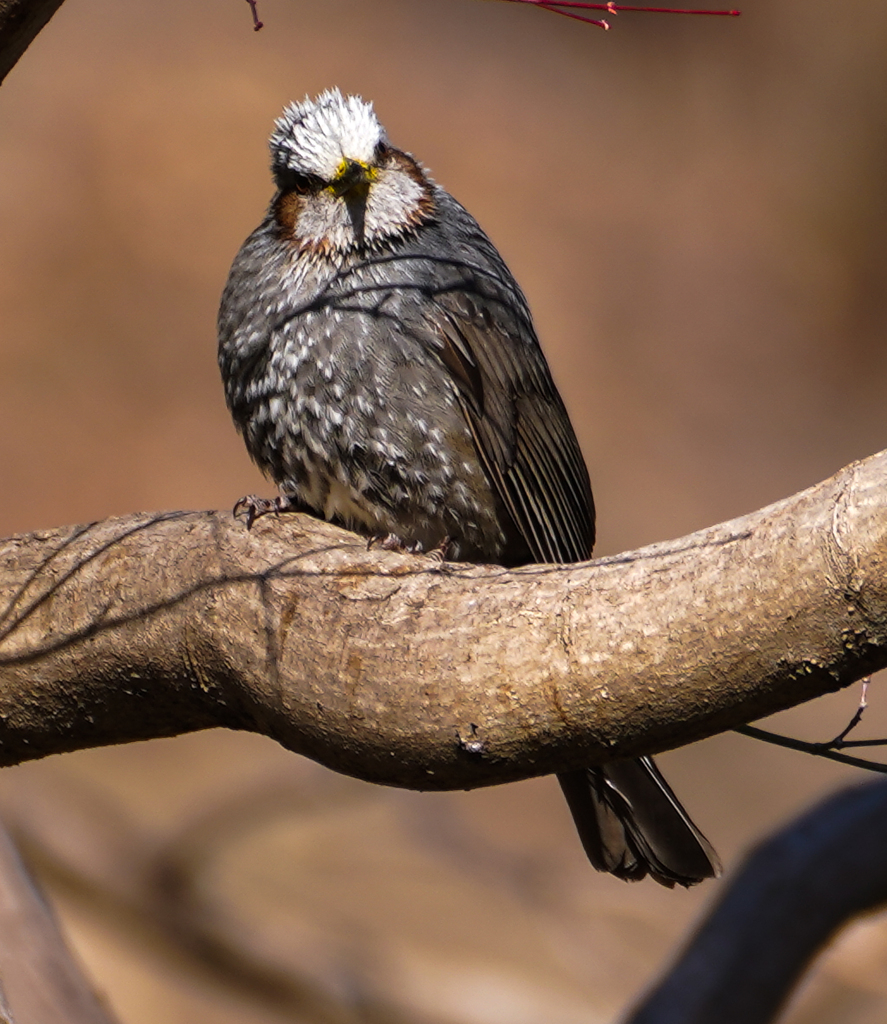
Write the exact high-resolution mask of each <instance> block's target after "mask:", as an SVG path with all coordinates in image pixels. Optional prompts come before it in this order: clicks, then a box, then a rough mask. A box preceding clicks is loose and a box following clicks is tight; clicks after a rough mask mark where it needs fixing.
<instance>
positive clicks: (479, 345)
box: [434, 289, 594, 562]
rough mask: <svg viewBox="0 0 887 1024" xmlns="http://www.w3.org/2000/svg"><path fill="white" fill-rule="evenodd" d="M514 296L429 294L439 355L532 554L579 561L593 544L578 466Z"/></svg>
mask: <svg viewBox="0 0 887 1024" xmlns="http://www.w3.org/2000/svg"><path fill="white" fill-rule="evenodd" d="M509 298H510V297H509ZM514 299H515V301H514V302H508V301H506V300H505V297H503V299H497V298H493V297H490V296H487V295H484V294H482V293H481V292H480V291H479V290H478V291H473V292H470V291H468V290H467V289H466V290H458V289H457V290H453V291H450V292H445V293H443V294H441V295H438V296H437V297H436V300H435V317H434V326H435V328H436V334H437V338H438V339H439V344H440V346H441V348H440V352H441V358H442V360H443V363H444V365H445V366H446V367H447V369H448V370H449V371H450V375H451V378H452V380H453V383H454V384H455V386H456V389H457V393H458V395H459V399H460V402H461V404H462V409H463V412H464V414H465V418H466V421H467V422H468V426H469V428H470V430H471V433H472V436H473V438H474V443H475V447H476V449H477V453H478V456H479V458H480V460H481V463H482V465H483V467H484V470H485V471H486V474H487V477H488V479H489V480H490V483H491V484H492V486H493V488H494V490H495V491H496V493H497V494H498V496H499V498H500V499H501V501H502V503H503V505H504V506H505V508H506V509H507V511H508V513H509V515H510V516H511V518H512V519H513V520H514V523H515V526H516V527H517V529H518V531H519V532H520V534H521V536H522V537H523V539H524V541H525V542H526V544H527V546H528V547H529V549H530V552H531V553H532V556H533V558H534V559H535V560H536V561H538V562H581V561H584V560H585V559H587V558H589V557H590V556H591V549H592V546H593V545H594V503H593V500H592V496H591V485H590V483H589V479H588V471H587V470H586V468H585V461H584V460H583V458H582V453H581V451H580V450H579V443H578V442H577V440H576V435H575V434H574V433H573V428H572V426H571V425H570V420H569V417H568V416H567V411H566V409H565V408H564V404H563V402H562V401H561V398H560V396H559V395H558V393H557V390H556V389H555V386H554V383H553V382H552V380H551V375H550V372H549V370H548V366H547V364H546V362H545V357H544V356H543V355H542V352H541V349H540V348H539V344H538V342H537V340H536V336H535V333H534V332H533V327H532V323H531V322H530V320H529V316H528V315H527V314H526V312H525V310H524V308H523V306H522V303H521V304H519V302H518V300H517V297H516V296H515V297H514Z"/></svg>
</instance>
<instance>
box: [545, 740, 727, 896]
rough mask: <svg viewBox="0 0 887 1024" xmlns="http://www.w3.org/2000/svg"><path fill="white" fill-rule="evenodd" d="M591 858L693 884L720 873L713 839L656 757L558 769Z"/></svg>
mask: <svg viewBox="0 0 887 1024" xmlns="http://www.w3.org/2000/svg"><path fill="white" fill-rule="evenodd" d="M558 780H559V781H560V784H561V788H562V789H563V791H564V796H565V797H566V798H567V804H568V805H569V807H570V811H571V812H572V815H573V820H574V822H575V823H576V828H577V830H578V832H579V838H580V839H581V840H582V846H583V847H584V849H585V852H586V854H587V855H588V859H589V860H590V861H591V863H592V864H593V865H594V867H596V868H597V869H598V871H608V872H610V874H613V875H615V876H616V877H617V878H624V879H626V880H628V881H640V879H642V878H645V877H646V876H647V875H649V876H650V877H651V878H653V879H655V880H656V881H657V882H659V883H660V884H661V885H666V886H668V887H669V888H672V887H673V886H675V885H684V886H690V885H695V884H696V883H697V882H701V881H702V880H703V879H705V878H713V877H715V876H717V875H719V874H720V872H721V865H720V862H719V861H718V855H717V854H716V853H715V851H714V849H713V848H712V846H711V844H710V843H709V841H708V840H707V839H706V838H705V836H704V835H703V834H702V833H701V832H700V831H699V829H698V828H697V827H696V826H695V825H694V824H693V822H692V821H691V820H690V817H689V815H688V814H687V812H686V811H685V810H684V808H683V807H682V806H681V805H680V803H679V802H678V799H677V797H676V796H675V795H674V793H673V792H672V791H671V788H670V787H669V785H668V783H667V782H666V781H665V779H664V778H663V777H662V774H661V773H660V771H659V769H658V768H657V767H656V765H655V763H654V762H653V759H652V758H650V757H642V758H639V759H637V760H635V761H615V762H613V763H612V764H607V765H603V766H601V767H599V768H586V769H583V770H580V771H574V772H562V773H561V774H559V775H558Z"/></svg>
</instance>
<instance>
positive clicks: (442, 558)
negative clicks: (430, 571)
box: [428, 537, 453, 562]
mask: <svg viewBox="0 0 887 1024" xmlns="http://www.w3.org/2000/svg"><path fill="white" fill-rule="evenodd" d="M452 550H453V538H452V537H444V538H443V540H442V541H441V542H440V543H439V544H438V545H437V547H434V548H432V549H431V550H430V551H429V552H428V557H429V558H433V559H434V560H435V562H446V561H447V559H448V558H449V557H450V554H451V553H452Z"/></svg>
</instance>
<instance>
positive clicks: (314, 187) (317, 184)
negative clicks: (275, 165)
mask: <svg viewBox="0 0 887 1024" xmlns="http://www.w3.org/2000/svg"><path fill="white" fill-rule="evenodd" d="M281 177H282V179H283V180H282V181H281V185H282V186H283V191H284V192H296V193H297V194H298V195H302V196H303V195H306V194H307V193H309V192H319V191H320V190H321V189H322V188H323V187H324V183H323V182H322V181H321V180H320V178H318V177H317V175H316V174H301V173H300V172H299V171H293V170H290V169H289V168H287V169H286V171H284V173H283V175H282V176H281Z"/></svg>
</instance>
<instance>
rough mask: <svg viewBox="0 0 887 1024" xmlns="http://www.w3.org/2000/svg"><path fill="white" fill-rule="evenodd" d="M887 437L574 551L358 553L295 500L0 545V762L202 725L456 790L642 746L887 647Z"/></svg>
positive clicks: (701, 727)
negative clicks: (700, 517) (753, 492)
mask: <svg viewBox="0 0 887 1024" xmlns="http://www.w3.org/2000/svg"><path fill="white" fill-rule="evenodd" d="M885 495H887V452H885V453H881V454H880V455H877V456H873V457H872V458H870V459H868V460H867V461H865V462H862V463H856V464H853V465H851V466H849V467H847V468H846V469H844V470H842V471H841V472H840V473H838V474H837V475H836V476H834V477H832V478H831V479H829V480H827V481H825V482H824V483H822V484H819V485H818V486H816V487H813V488H811V489H810V490H808V491H804V492H802V493H801V494H798V495H795V496H794V497H792V498H789V499H786V500H785V501H782V502H779V503H778V504H776V505H773V506H770V507H768V508H765V509H762V510H761V511H759V512H755V513H753V514H751V515H748V516H745V517H743V518H741V519H737V520H733V521H732V522H728V523H724V524H721V525H719V526H714V527H711V528H710V529H707V530H702V531H700V532H699V533H695V534H693V535H691V536H688V537H684V538H682V539H680V540H677V541H672V542H668V543H662V544H655V545H652V546H650V547H647V548H644V549H641V550H639V551H635V552H630V553H627V554H622V555H618V556H615V557H611V558H605V559H601V560H599V561H597V562H592V563H586V564H582V565H577V566H565V567H557V566H530V567H527V568H524V569H520V570H517V571H511V572H510V571H506V570H504V569H501V568H498V567H495V566H471V565H460V564H452V563H449V564H440V563H437V562H435V561H434V560H432V559H428V558H424V557H420V556H412V555H397V554H390V553H385V552H379V551H376V550H372V551H367V548H366V542H365V541H364V540H361V539H360V538H358V537H355V536H354V535H353V534H348V533H346V532H344V531H341V530H338V529H336V528H334V527H332V526H330V525H327V524H323V523H319V522H316V521H315V520H312V519H310V518H307V517H304V516H295V515H293V516H281V517H280V518H279V519H277V518H274V517H268V518H265V519H263V520H261V521H259V522H258V523H257V524H256V526H255V527H254V528H253V530H252V532H247V531H246V529H245V528H244V527H243V526H242V525H241V524H240V523H238V522H235V521H234V520H232V519H231V517H230V516H228V515H226V514H221V513H213V512H208V513H164V514H157V515H138V516H131V517H127V518H123V519H114V520H108V521H106V522H102V523H95V524H92V525H89V526H80V527H72V528H66V529H61V530H54V531H47V532H43V533H38V534H32V535H30V536H22V537H17V538H12V539H10V540H8V541H5V542H2V543H0V609H2V610H0V764H13V763H16V762H18V761H23V760H27V759H29V758H34V757H41V756H43V755H46V754H49V753H54V752H58V751H64V750H72V749H75V748H80V747H88V746H95V745H100V744H105V743H120V742H125V741H128V740H135V739H147V738H149V737H152V736H166V735H171V734H174V733H180V732H185V731H189V730H194V729H200V728H206V727H210V726H227V727H229V728H234V729H250V730H254V731H257V732H263V733H266V734H267V735H269V736H271V737H273V738H275V739H277V740H278V741H279V742H280V743H282V744H283V745H284V746H286V747H288V748H290V749H291V750H294V751H298V752H299V753H302V754H306V755H307V756H309V757H312V758H314V759H315V760H317V761H320V762H322V763H323V764H326V765H328V766H329V767H331V768H334V769H336V770H338V771H342V772H346V773H348V774H352V775H356V776H359V777H361V778H364V779H368V780H370V781H374V782H380V783H386V784H390V785H398V786H405V787H410V788H417V789H450V788H463V787H471V786H478V785H485V784H492V783H498V782H505V781H509V780H513V779H518V778H524V777H527V776H531V775H538V774H546V773H549V772H552V771H554V770H556V769H565V768H570V767H576V766H579V765H582V764H592V763H599V762H603V761H607V760H612V759H614V758H619V757H625V756H629V755H635V754H639V753H642V752H656V751H657V750H661V749H664V748H667V747H672V746H677V745H680V744H683V743H687V742H689V741H691V740H695V739H699V738H701V737H703V736H707V735H711V734H712V733H715V732H718V731H720V730H723V729H728V728H730V727H732V726H735V725H738V724H739V723H741V722H746V721H749V720H751V719H754V718H757V717H760V716H762V715H765V714H769V713H771V712H774V711H777V710H780V709H782V708H786V707H789V706H791V705H793V704H796V703H798V702H800V701H804V700H807V699H809V698H811V697H815V696H817V695H818V694H821V693H825V692H827V691H830V690H835V689H837V688H838V687H841V686H843V685H846V684H847V683H849V682H851V681H852V680H854V679H857V678H859V677H860V676H862V675H864V674H866V673H869V672H871V671H873V670H874V669H877V668H880V667H882V666H883V665H885V664H887V564H885V559H887V544H885V540H887V498H885Z"/></svg>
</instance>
